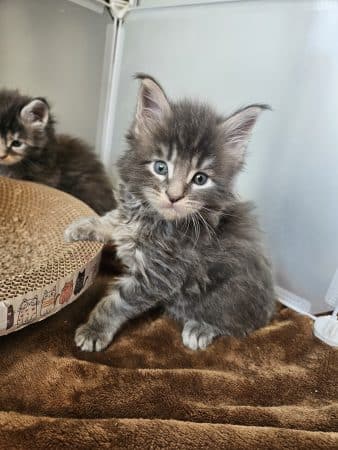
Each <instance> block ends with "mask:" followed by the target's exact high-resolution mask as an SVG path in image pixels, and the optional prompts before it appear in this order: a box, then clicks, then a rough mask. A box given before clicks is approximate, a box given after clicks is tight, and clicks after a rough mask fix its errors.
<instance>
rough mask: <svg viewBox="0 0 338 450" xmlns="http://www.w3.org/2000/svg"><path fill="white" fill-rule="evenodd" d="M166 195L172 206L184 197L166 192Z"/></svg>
mask: <svg viewBox="0 0 338 450" xmlns="http://www.w3.org/2000/svg"><path fill="white" fill-rule="evenodd" d="M166 195H167V197H168V200H169V201H170V202H171V203H172V204H173V203H176V202H178V201H179V200H181V199H182V198H183V197H184V195H180V194H176V195H175V194H170V193H169V192H168V191H167V192H166Z"/></svg>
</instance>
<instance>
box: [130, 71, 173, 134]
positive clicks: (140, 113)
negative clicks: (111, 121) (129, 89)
mask: <svg viewBox="0 0 338 450" xmlns="http://www.w3.org/2000/svg"><path fill="white" fill-rule="evenodd" d="M135 78H137V79H139V80H141V84H140V88H139V92H138V98H137V107H136V116H135V132H136V133H140V132H142V131H143V132H147V131H152V130H153V129H154V128H155V127H156V125H158V124H159V123H161V122H162V121H163V120H164V119H165V118H167V117H169V116H170V114H171V108H170V104H169V101H168V99H167V96H166V95H165V93H164V90H163V89H162V87H161V86H160V85H159V83H157V81H155V80H154V78H152V77H150V76H148V75H145V74H137V75H136V77H135Z"/></svg>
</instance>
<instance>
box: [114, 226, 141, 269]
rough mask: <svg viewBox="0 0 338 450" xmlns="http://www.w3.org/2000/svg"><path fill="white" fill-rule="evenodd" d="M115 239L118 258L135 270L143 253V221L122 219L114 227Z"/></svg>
mask: <svg viewBox="0 0 338 450" xmlns="http://www.w3.org/2000/svg"><path fill="white" fill-rule="evenodd" d="M113 239H114V242H115V245H116V249H117V256H118V258H120V260H121V261H122V263H123V264H124V265H125V266H126V267H128V268H129V270H131V271H135V270H136V269H137V265H138V264H137V262H138V260H139V259H140V253H141V243H140V240H141V223H140V222H139V221H137V220H133V221H121V222H120V223H119V224H118V225H117V226H115V227H114V235H113Z"/></svg>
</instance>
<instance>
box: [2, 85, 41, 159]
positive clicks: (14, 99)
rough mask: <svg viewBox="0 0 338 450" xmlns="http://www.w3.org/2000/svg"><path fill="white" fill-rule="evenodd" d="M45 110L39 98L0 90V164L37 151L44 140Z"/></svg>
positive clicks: (37, 152)
mask: <svg viewBox="0 0 338 450" xmlns="http://www.w3.org/2000/svg"><path fill="white" fill-rule="evenodd" d="M48 124H49V110H48V105H47V103H46V101H45V100H43V99H38V98H36V99H31V98H29V97H25V96H22V95H20V94H19V93H18V92H17V91H7V90H2V91H0V165H6V166H11V165H13V164H17V163H19V162H21V161H22V160H23V159H25V158H26V157H27V156H30V155H36V154H39V152H40V151H41V149H42V148H43V147H44V146H45V145H46V142H47V140H48V126H47V125H48Z"/></svg>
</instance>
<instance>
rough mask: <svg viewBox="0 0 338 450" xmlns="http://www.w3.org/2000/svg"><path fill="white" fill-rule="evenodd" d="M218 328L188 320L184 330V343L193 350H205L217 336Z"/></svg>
mask: <svg viewBox="0 0 338 450" xmlns="http://www.w3.org/2000/svg"><path fill="white" fill-rule="evenodd" d="M217 334H218V333H217V332H216V330H215V329H214V328H213V327H212V326H211V325H208V324H206V323H199V322H197V321H196V320H188V322H186V323H185V324H184V328H183V331H182V340H183V344H184V345H185V346H186V347H188V348H190V349H191V350H198V349H201V350H204V349H206V348H207V346H208V345H209V344H211V342H212V341H213V339H214V337H215V336H217Z"/></svg>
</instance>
